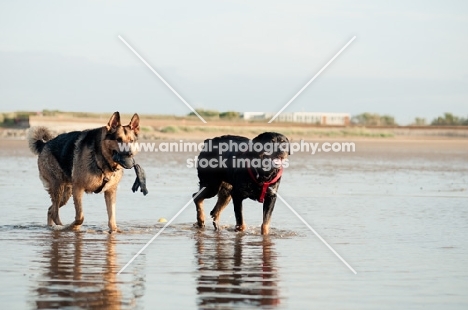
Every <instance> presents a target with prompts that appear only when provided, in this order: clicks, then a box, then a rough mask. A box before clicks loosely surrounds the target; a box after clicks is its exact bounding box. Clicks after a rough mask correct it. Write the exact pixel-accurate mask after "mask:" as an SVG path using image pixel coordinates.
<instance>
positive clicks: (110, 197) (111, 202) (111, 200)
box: [104, 187, 118, 233]
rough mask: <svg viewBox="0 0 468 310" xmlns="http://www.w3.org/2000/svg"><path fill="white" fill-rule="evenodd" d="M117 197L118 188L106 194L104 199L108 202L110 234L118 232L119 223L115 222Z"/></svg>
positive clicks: (111, 189) (113, 188) (109, 190)
mask: <svg viewBox="0 0 468 310" xmlns="http://www.w3.org/2000/svg"><path fill="white" fill-rule="evenodd" d="M116 197H117V187H112V188H110V189H108V190H106V191H105V192H104V198H105V200H106V207H107V216H108V218H109V222H108V225H109V232H110V233H112V232H116V231H118V230H117V223H116V221H115V201H116Z"/></svg>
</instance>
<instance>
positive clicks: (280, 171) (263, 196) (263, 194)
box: [247, 167, 283, 202]
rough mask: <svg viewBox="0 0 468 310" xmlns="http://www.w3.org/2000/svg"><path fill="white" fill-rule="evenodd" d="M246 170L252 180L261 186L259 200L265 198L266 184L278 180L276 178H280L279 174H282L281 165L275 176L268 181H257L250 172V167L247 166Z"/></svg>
mask: <svg viewBox="0 0 468 310" xmlns="http://www.w3.org/2000/svg"><path fill="white" fill-rule="evenodd" d="M247 171H248V172H249V175H250V177H251V178H252V180H254V181H255V183H257V184H258V185H260V186H261V187H262V192H261V193H260V197H259V198H258V201H259V202H263V201H264V200H265V195H266V192H267V189H268V186H270V185H272V184H275V183H276V182H278V180H279V179H280V178H281V175H282V174H283V167H281V168H280V170H279V171H278V173H277V174H276V176H275V177H274V178H273V179H272V180H271V181H269V182H258V180H257V178H256V177H255V175H254V173H253V172H252V168H250V167H249V168H248V169H247Z"/></svg>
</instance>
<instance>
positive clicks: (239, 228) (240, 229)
mask: <svg viewBox="0 0 468 310" xmlns="http://www.w3.org/2000/svg"><path fill="white" fill-rule="evenodd" d="M244 230H245V224H244V225H236V231H244Z"/></svg>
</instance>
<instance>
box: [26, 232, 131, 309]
mask: <svg viewBox="0 0 468 310" xmlns="http://www.w3.org/2000/svg"><path fill="white" fill-rule="evenodd" d="M51 234H52V236H51V238H50V239H48V242H49V243H50V249H48V250H46V251H45V252H43V253H39V255H38V256H37V257H40V258H41V261H40V262H41V264H44V265H45V266H44V268H43V269H44V273H43V276H42V277H41V280H42V281H40V282H39V283H38V286H37V288H36V291H35V295H37V296H36V297H35V298H36V302H35V304H36V308H37V309H54V308H55V309H59V308H61V309H63V308H68V307H71V308H87V309H120V308H121V305H122V293H121V292H120V290H119V288H118V285H117V278H116V273H117V271H118V270H119V267H118V265H117V257H116V253H115V243H116V240H115V238H114V235H107V236H106V238H105V239H104V240H102V241H103V242H99V241H96V240H95V241H94V242H95V243H96V244H95V246H93V247H90V246H89V240H88V242H87V241H84V240H83V233H80V232H76V233H75V234H76V236H75V238H73V241H72V242H70V238H66V237H65V236H64V235H63V232H60V231H53V232H51ZM96 269H97V270H99V271H98V272H96Z"/></svg>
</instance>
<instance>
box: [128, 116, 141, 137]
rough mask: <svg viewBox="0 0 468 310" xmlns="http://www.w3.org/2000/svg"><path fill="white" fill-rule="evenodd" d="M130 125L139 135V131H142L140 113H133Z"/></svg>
mask: <svg viewBox="0 0 468 310" xmlns="http://www.w3.org/2000/svg"><path fill="white" fill-rule="evenodd" d="M128 126H130V129H131V130H133V131H134V132H135V134H136V135H138V132H139V131H140V117H139V116H138V114H136V113H135V114H133V117H132V119H131V120H130V124H128Z"/></svg>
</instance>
